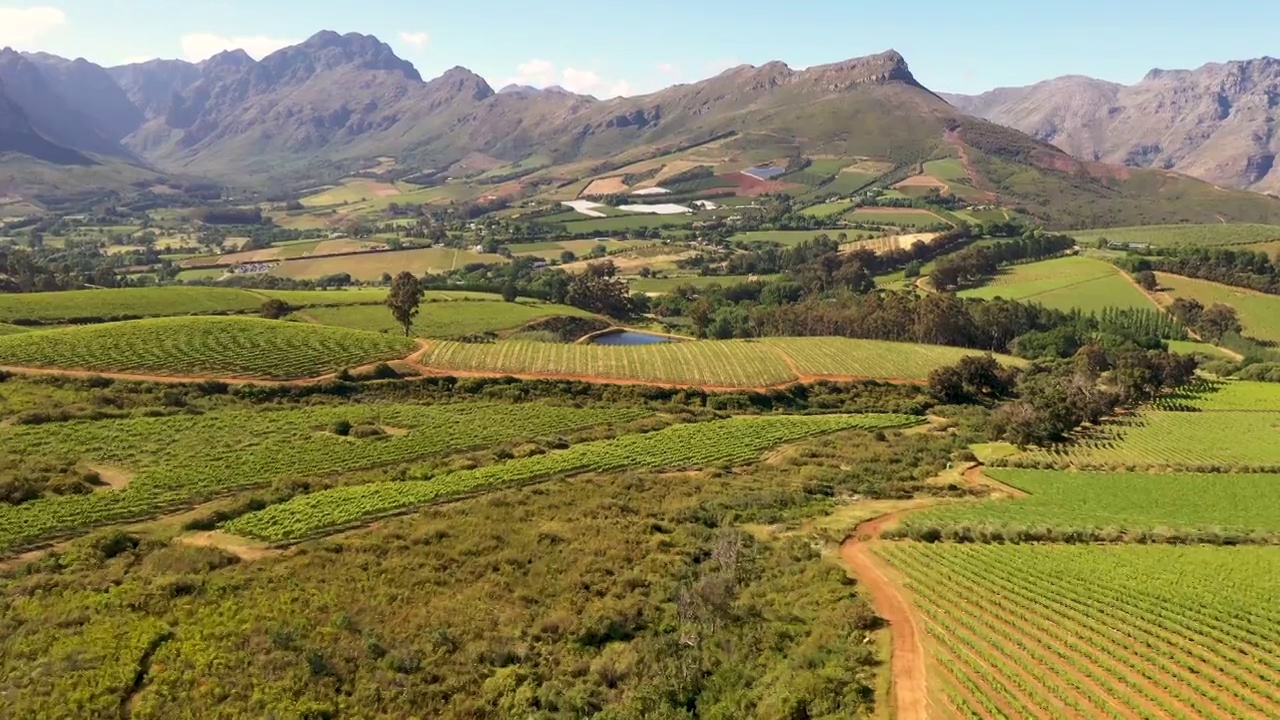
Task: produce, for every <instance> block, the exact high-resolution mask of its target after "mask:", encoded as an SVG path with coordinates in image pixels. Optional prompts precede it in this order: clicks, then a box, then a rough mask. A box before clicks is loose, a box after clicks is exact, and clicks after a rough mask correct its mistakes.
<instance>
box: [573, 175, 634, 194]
mask: <svg viewBox="0 0 1280 720" xmlns="http://www.w3.org/2000/svg"><path fill="white" fill-rule="evenodd" d="M629 189H630V188H628V187H627V184H626V183H624V182H622V178H620V177H607V178H600V179H599V180H592V181H591V184H590V185H588V186H587V187H586V189H584V190H583V191H582V195H583V197H603V196H605V195H620V194H623V193H626V192H627V191H628V190H629Z"/></svg>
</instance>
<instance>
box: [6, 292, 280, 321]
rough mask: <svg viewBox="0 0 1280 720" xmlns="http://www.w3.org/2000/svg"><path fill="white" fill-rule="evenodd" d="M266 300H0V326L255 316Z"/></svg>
mask: <svg viewBox="0 0 1280 720" xmlns="http://www.w3.org/2000/svg"><path fill="white" fill-rule="evenodd" d="M263 302H265V298H264V297H262V296H261V295H256V294H254V293H252V292H249V291H247V290H237V289H233V288H205V287H165V288H123V289H118V290H70V291H66V292H47V293H6V294H0V322H9V323H12V322H19V323H21V322H24V321H25V322H34V323H70V322H74V321H75V320H76V319H77V318H91V317H92V318H104V319H110V318H121V317H160V316H164V315H194V314H200V313H227V312H248V311H253V310H257V309H258V308H259V307H260V306H261V305H262V303H263Z"/></svg>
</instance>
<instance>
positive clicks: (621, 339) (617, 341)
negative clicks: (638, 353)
mask: <svg viewBox="0 0 1280 720" xmlns="http://www.w3.org/2000/svg"><path fill="white" fill-rule="evenodd" d="M591 342H592V344H594V345H653V344H656V343H667V342H675V339H674V338H669V337H664V336H662V335H651V334H649V333H646V332H638V331H635V330H619V331H618V332H611V333H605V334H603V335H597V336H595V337H594V338H592V339H591Z"/></svg>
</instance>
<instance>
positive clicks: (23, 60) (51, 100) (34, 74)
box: [0, 48, 128, 156]
mask: <svg viewBox="0 0 1280 720" xmlns="http://www.w3.org/2000/svg"><path fill="white" fill-rule="evenodd" d="M61 80H62V78H61V77H60V76H57V75H52V76H51V75H50V74H47V73H46V72H45V71H44V70H43V69H42V68H41V63H37V62H34V61H32V60H30V59H28V58H27V57H25V56H24V55H22V54H20V53H17V52H14V51H13V50H10V49H9V48H5V49H3V50H0V81H3V82H4V86H5V93H6V95H7V96H8V97H9V99H10V100H11V101H13V102H14V103H16V104H17V105H18V106H19V107H21V108H22V111H23V113H24V114H25V115H26V117H27V120H28V122H29V123H30V124H31V127H32V128H34V129H35V131H36V132H38V133H39V134H40V135H42V136H44V137H45V138H46V139H48V140H49V141H50V142H53V143H55V144H57V145H62V146H64V147H67V148H71V149H74V150H79V151H81V152H91V153H99V154H102V155H116V156H123V155H127V154H128V153H127V152H126V151H125V150H124V148H122V147H121V146H120V144H119V143H118V142H116V141H115V140H114V139H112V138H111V137H110V136H109V134H108V133H107V131H106V130H105V129H104V127H105V125H106V123H105V122H100V121H98V120H97V119H95V118H93V117H91V116H90V115H89V114H88V112H89V111H90V110H92V108H93V101H92V100H90V99H85V100H83V101H80V100H72V99H71V97H68V96H67V95H65V94H64V92H66V93H69V92H70V91H69V90H64V89H63V88H62V86H61V84H60V83H61ZM117 89H118V88H117ZM72 97H74V96H72Z"/></svg>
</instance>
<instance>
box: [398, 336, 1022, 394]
mask: <svg viewBox="0 0 1280 720" xmlns="http://www.w3.org/2000/svg"><path fill="white" fill-rule="evenodd" d="M977 354H980V353H979V352H978V351H976V350H966V349H964V348H954V347H943V346H939V345H916V344H911V343H897V342H887V341H882V340H852V339H849V338H835V337H805V338H766V339H761V340H697V341H689V342H677V343H660V344H653V345H636V346H603V345H557V344H551V343H538V342H526V341H505V342H498V343H490V344H471V343H452V342H432V343H431V344H430V346H429V347H428V350H427V353H426V354H425V355H424V357H423V363H424V364H426V365H428V366H430V367H432V368H435V369H437V370H441V371H445V372H447V371H450V370H461V371H479V372H493V373H503V372H509V373H530V374H540V375H568V376H573V377H590V378H603V379H609V380H627V381H635V382H654V383H670V384H678V385H704V386H709V387H732V388H752V387H764V386H769V385H779V384H783V383H788V382H795V381H797V380H800V379H801V378H802V376H805V377H819V378H821V377H827V378H859V379H871V380H875V379H882V380H907V381H920V380H924V379H926V378H928V377H929V373H931V372H933V371H934V370H936V369H937V368H939V367H942V366H944V365H948V364H952V363H955V362H956V361H958V360H959V359H960V358H962V357H965V356H967V355H977ZM1000 359H1001V361H1002V362H1006V363H1014V364H1017V363H1021V361H1020V360H1016V359H1014V358H1007V357H1003V356H1002V357H1001V358H1000Z"/></svg>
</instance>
